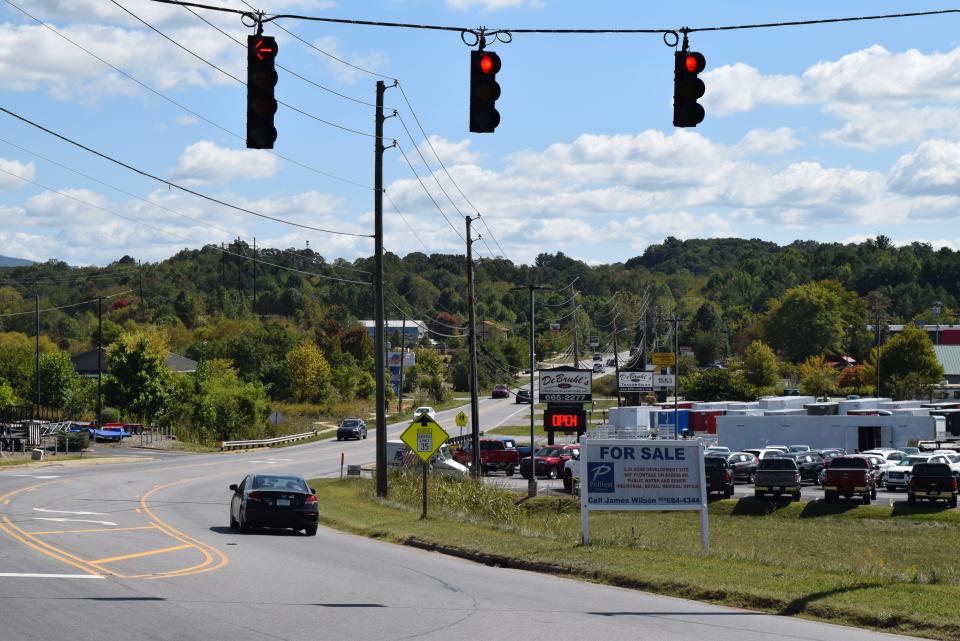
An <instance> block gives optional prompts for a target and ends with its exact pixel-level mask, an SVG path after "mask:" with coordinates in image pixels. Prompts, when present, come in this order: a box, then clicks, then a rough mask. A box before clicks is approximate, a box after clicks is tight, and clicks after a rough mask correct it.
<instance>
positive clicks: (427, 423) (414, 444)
mask: <svg viewBox="0 0 960 641" xmlns="http://www.w3.org/2000/svg"><path fill="white" fill-rule="evenodd" d="M461 414H462V412H461ZM464 424H466V423H464ZM447 438H449V434H447V432H446V431H445V430H444V429H443V428H442V427H440V424H439V423H437V422H436V421H435V420H433V419H432V418H430V416H428V415H427V414H420V415H419V416H417V418H415V419H413V422H412V423H410V427H408V428H407V429H405V430H404V431H403V434H401V435H400V440H401V441H403V442H404V443H406V444H407V447H409V448H410V449H411V450H413V453H414V454H416V455H417V458H419V459H420V462H421V463H422V464H423V512H422V513H421V514H420V518H421V519H425V518H427V470H428V465H427V462H428V461H429V460H430V458H431V457H432V456H433V455H434V454H436V453H437V450H439V449H440V446H441V445H443V444H444V442H446V440H447Z"/></svg>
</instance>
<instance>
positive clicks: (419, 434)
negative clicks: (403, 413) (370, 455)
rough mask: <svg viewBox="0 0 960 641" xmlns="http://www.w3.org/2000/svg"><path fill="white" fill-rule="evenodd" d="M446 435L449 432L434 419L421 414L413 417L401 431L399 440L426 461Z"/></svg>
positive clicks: (441, 443)
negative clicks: (408, 425) (408, 424)
mask: <svg viewBox="0 0 960 641" xmlns="http://www.w3.org/2000/svg"><path fill="white" fill-rule="evenodd" d="M448 437H449V434H447V433H446V432H445V431H444V429H443V428H442V427H440V425H439V424H438V423H437V422H436V421H435V420H433V419H432V418H430V417H429V416H428V415H426V414H421V415H420V416H418V417H417V418H415V419H413V422H412V423H410V427H408V428H407V429H405V430H404V431H403V434H401V435H400V440H401V441H403V442H404V443H406V444H407V446H409V448H410V449H411V450H413V453H414V454H416V455H417V456H418V457H420V460H421V461H423V462H424V463H426V462H427V461H429V460H430V457H431V456H433V455H434V453H435V452H436V451H437V450H439V449H440V446H441V445H443V443H444V441H446V440H447V438H448Z"/></svg>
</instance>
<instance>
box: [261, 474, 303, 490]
mask: <svg viewBox="0 0 960 641" xmlns="http://www.w3.org/2000/svg"><path fill="white" fill-rule="evenodd" d="M253 489H255V490H296V491H298V492H306V491H307V484H306V483H304V481H303V479H302V478H300V477H299V476H255V477H253Z"/></svg>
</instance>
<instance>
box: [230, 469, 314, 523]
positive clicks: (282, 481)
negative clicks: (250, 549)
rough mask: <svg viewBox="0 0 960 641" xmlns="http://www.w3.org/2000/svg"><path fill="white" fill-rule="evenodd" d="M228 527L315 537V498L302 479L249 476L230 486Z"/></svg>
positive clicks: (272, 475) (295, 476)
mask: <svg viewBox="0 0 960 641" xmlns="http://www.w3.org/2000/svg"><path fill="white" fill-rule="evenodd" d="M230 491H231V492H233V498H232V499H231V500H230V527H231V528H232V529H234V530H240V531H241V532H248V531H249V530H250V528H252V527H271V528H292V529H294V530H303V531H304V532H305V533H306V534H307V536H314V535H316V533H317V522H318V520H319V511H318V510H317V496H316V493H315V492H314V491H313V489H312V488H310V487H308V486H307V482H306V481H304V480H303V477H302V476H297V475H293V474H290V475H287V474H284V475H280V474H249V475H247V476H246V477H245V478H244V479H243V481H241V482H240V484H239V485H231V486H230Z"/></svg>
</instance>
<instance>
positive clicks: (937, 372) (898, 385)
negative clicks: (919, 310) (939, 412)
mask: <svg viewBox="0 0 960 641" xmlns="http://www.w3.org/2000/svg"><path fill="white" fill-rule="evenodd" d="M871 361H872V362H871V363H870V364H869V365H868V367H867V369H868V370H869V373H870V374H871V380H873V379H874V378H875V377H876V366H875V365H874V363H875V362H876V350H874V353H873V354H872V355H871ZM880 372H881V375H882V376H883V380H882V384H883V388H882V393H888V394H890V396H892V397H893V398H895V399H909V398H923V397H927V396H929V395H930V388H931V387H932V386H934V385H936V384H937V383H939V382H940V381H942V380H943V366H942V365H941V364H940V362H939V361H938V360H937V355H936V353H935V352H934V351H933V343H932V342H931V341H930V337H929V336H928V335H927V333H926V332H925V331H923V330H922V329H918V328H916V327H914V326H913V325H904V327H903V331H902V332H900V333H898V334H897V335H895V336H894V337H893V338H891V339H890V340H888V341H887V342H886V344H884V345H883V347H882V348H881V351H880Z"/></svg>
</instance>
